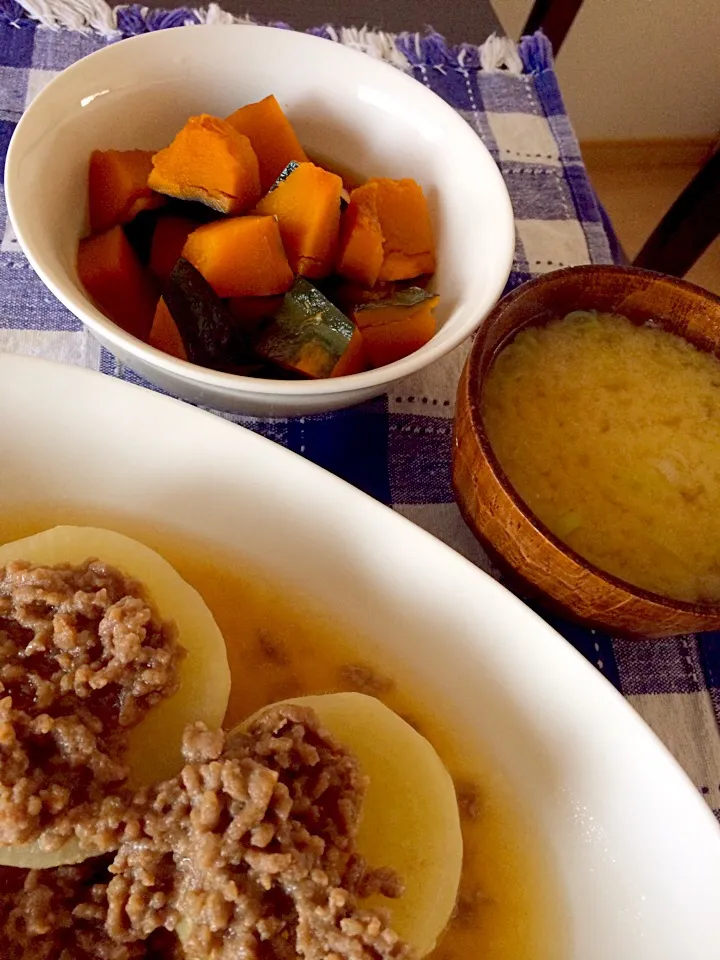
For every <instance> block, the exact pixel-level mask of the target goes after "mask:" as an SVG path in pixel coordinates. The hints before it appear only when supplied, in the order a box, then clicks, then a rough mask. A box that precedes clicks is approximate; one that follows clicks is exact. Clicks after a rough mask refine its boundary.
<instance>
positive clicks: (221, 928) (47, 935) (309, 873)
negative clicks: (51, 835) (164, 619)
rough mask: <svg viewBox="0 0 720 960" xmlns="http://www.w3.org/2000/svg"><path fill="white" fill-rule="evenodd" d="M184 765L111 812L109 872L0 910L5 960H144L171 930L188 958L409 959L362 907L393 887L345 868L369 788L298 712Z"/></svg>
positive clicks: (47, 884) (54, 879)
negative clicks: (113, 847)
mask: <svg viewBox="0 0 720 960" xmlns="http://www.w3.org/2000/svg"><path fill="white" fill-rule="evenodd" d="M184 755H185V759H186V766H185V767H184V769H183V771H182V773H181V774H180V775H178V776H177V777H175V778H174V779H172V780H169V781H166V782H164V783H161V784H158V785H156V786H154V787H152V788H146V789H144V790H142V791H140V792H138V793H137V794H136V795H135V796H134V797H133V798H132V800H131V801H130V802H129V803H128V805H127V808H126V809H125V810H124V811H122V812H120V811H115V815H114V818H113V822H114V824H115V829H116V830H117V845H118V849H117V853H116V854H115V856H114V858H113V859H112V860H106V861H104V862H100V863H99V867H97V868H94V869H95V872H94V873H92V871H91V873H92V875H88V874H87V873H83V869H85V870H87V869H88V867H87V865H84V868H60V869H56V870H47V871H42V872H40V873H30V874H28V875H27V877H26V878H25V880H24V887H23V889H22V891H20V892H19V893H17V892H16V893H14V894H12V895H10V894H8V895H7V896H6V897H5V898H4V899H3V898H2V897H0V922H2V933H0V954H1V955H2V956H3V957H6V958H7V960H19V958H21V957H22V958H23V960H36V958H37V960H71V958H72V960H76V958H77V960H85V958H86V957H88V958H89V957H98V958H102V960H143V958H145V957H150V956H155V957H157V956H160V955H161V954H160V952H159V947H153V950H154V951H155V952H152V953H151V952H150V945H152V944H161V945H162V948H163V949H165V948H166V942H165V941H161V940H158V938H160V937H164V936H166V935H167V934H168V932H172V931H175V932H176V933H177V934H179V937H180V940H181V941H182V951H183V953H182V955H183V956H184V957H185V958H186V960H231V958H232V960H237V958H242V960H289V958H296V957H301V958H305V960H410V958H411V951H410V949H409V947H408V946H407V945H406V944H405V943H403V942H402V941H401V940H400V939H399V938H398V937H397V935H396V934H395V933H394V932H393V931H392V930H391V929H390V927H389V925H388V920H387V917H386V916H385V915H384V914H383V913H382V912H378V911H371V910H364V909H363V908H362V906H361V904H360V903H359V898H360V897H361V896H363V895H366V894H367V893H369V892H372V891H378V890H379V891H381V892H383V893H384V894H385V895H387V896H399V895H401V894H402V892H403V887H402V883H401V882H400V880H399V878H398V877H396V876H395V875H394V874H392V873H391V872H390V871H384V870H374V871H373V870H371V869H369V868H368V867H367V865H366V864H365V863H364V862H363V860H362V858H361V857H359V856H358V854H357V852H356V850H355V840H356V835H357V830H358V825H359V818H360V813H361V809H362V803H363V798H364V793H365V788H366V784H365V781H364V778H363V777H362V775H361V774H360V772H359V769H358V765H357V761H356V760H355V759H354V757H353V756H352V755H351V754H350V753H349V752H348V751H347V750H346V749H345V748H343V747H342V746H340V745H339V744H338V743H337V742H336V741H335V740H334V739H333V738H332V737H331V736H330V734H328V733H327V731H325V730H324V729H323V728H322V727H321V726H320V724H319V722H318V720H317V717H316V715H315V714H314V713H313V712H312V711H311V710H309V709H308V708H303V707H299V706H280V707H272V708H268V709H267V710H266V711H265V712H264V713H263V714H262V715H261V716H260V717H259V718H258V719H257V720H256V721H255V723H254V724H253V725H252V726H251V727H250V729H248V730H247V731H246V732H244V733H239V732H236V733H232V734H229V735H225V734H223V733H222V732H217V731H209V730H207V729H206V728H205V727H204V726H203V725H202V724H197V725H195V726H193V727H190V728H188V730H187V731H186V735H185V742H184ZM118 814H120V815H118ZM98 829H100V830H102V831H105V832H106V831H107V830H108V829H109V825H108V824H107V823H106V824H99V825H98ZM73 869H74V870H76V873H73V872H72V871H73ZM40 890H42V893H41V894H39V893H38V891H40ZM48 904H57V905H58V906H57V909H56V911H55V913H56V917H57V922H55V923H54V925H53V926H52V929H48V927H49V924H48V922H47V919H46V917H47V914H48ZM19 918H24V919H19ZM76 927H77V929H79V930H82V931H83V936H84V937H85V938H86V939H85V941H84V943H85V945H84V946H82V949H80V948H79V947H76V944H77V945H79V944H80V941H79V940H78V941H75V940H73V939H72V937H73V936H74V934H73V933H72V931H73V930H74V929H75V928H76ZM83 951H84V952H83Z"/></svg>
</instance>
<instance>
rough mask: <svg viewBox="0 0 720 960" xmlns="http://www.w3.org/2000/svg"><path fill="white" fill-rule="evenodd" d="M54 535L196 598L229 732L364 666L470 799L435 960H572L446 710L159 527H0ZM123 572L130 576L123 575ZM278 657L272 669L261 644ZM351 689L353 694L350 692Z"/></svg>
mask: <svg viewBox="0 0 720 960" xmlns="http://www.w3.org/2000/svg"><path fill="white" fill-rule="evenodd" d="M58 523H75V524H83V523H84V524H92V525H96V526H106V527H109V528H111V529H114V530H118V531H119V532H121V533H125V534H126V535H128V536H132V537H135V538H136V539H138V540H141V541H143V542H144V543H146V544H147V545H148V546H150V547H152V548H153V549H155V550H157V551H158V552H159V553H161V554H162V555H163V556H164V557H166V559H167V560H169V561H170V562H171V563H172V564H173V565H174V566H175V568H176V569H177V570H178V572H179V573H180V574H181V575H182V576H183V577H184V578H185V579H186V580H187V581H188V582H189V583H191V584H192V585H193V586H194V587H195V588H196V589H197V590H198V591H199V592H200V593H201V594H202V596H203V597H204V599H205V601H206V603H207V604H208V606H209V607H210V609H211V610H212V612H213V614H214V616H215V619H216V620H217V623H218V625H219V627H220V629H221V631H222V632H223V635H224V636H225V640H226V642H227V647H228V655H229V660H230V666H231V671H232V693H231V698H230V704H229V707H228V712H227V714H226V719H225V726H226V727H228V728H230V727H232V726H234V725H235V724H237V723H238V722H239V721H241V720H242V719H243V718H245V717H247V716H249V715H250V714H252V713H253V712H254V711H255V710H257V709H258V708H259V707H261V706H263V705H264V704H267V703H272V702H273V701H276V700H281V699H283V698H285V697H288V696H298V695H303V694H311V693H330V692H335V691H340V690H348V689H354V688H353V686H352V684H351V683H348V681H347V677H346V676H345V671H344V668H345V667H347V665H348V664H364V665H367V666H368V667H369V668H371V669H372V670H373V671H375V672H376V673H377V674H378V675H379V676H380V677H383V678H387V680H388V681H389V684H388V687H387V689H381V690H378V691H377V692H376V695H377V696H378V697H379V698H380V699H381V700H383V701H384V702H385V703H386V704H387V705H388V706H389V707H391V708H392V709H393V710H395V711H396V712H397V713H399V714H400V715H402V716H404V717H406V718H407V719H408V720H410V721H411V722H412V723H413V724H414V725H415V726H416V727H417V729H418V730H419V731H420V732H421V733H422V734H423V735H424V736H425V737H427V739H428V740H430V742H431V743H432V744H433V746H434V747H435V749H436V750H437V751H438V753H439V754H440V756H441V757H442V759H443V761H444V762H445V764H446V766H447V768H448V769H449V770H450V772H451V774H452V775H453V777H454V779H455V782H456V784H457V785H458V788H459V792H460V795H461V796H463V795H468V794H471V795H472V794H475V795H476V797H477V804H476V805H477V815H476V816H474V817H469V816H467V815H464V816H463V821H462V831H463V840H464V846H465V852H464V862H463V875H462V881H461V890H460V899H459V909H458V912H457V916H456V917H455V918H454V919H453V920H452V922H451V923H450V925H449V927H448V929H447V930H446V932H445V934H444V935H443V937H442V939H441V941H440V943H439V945H438V947H437V948H436V949H435V950H434V951H433V953H432V954H431V958H432V960H467V958H470V957H475V956H482V958H483V960H562V958H563V957H566V956H568V950H567V943H566V938H567V935H566V930H565V924H564V923H563V905H562V898H561V895H560V886H559V882H558V878H557V876H556V874H555V870H554V867H553V864H552V861H551V858H550V856H549V851H548V850H547V849H546V848H545V846H544V844H543V842H542V839H541V838H540V837H539V836H538V833H537V831H536V829H535V827H534V824H533V823H532V821H531V817H530V810H529V809H523V808H522V806H521V805H520V803H519V802H518V800H517V798H516V797H515V796H513V794H512V792H511V790H510V788H509V786H508V784H507V783H506V782H505V781H504V780H503V778H502V777H501V776H500V775H499V774H498V772H497V771H496V770H493V769H492V766H491V764H490V763H489V762H488V761H487V759H485V758H483V756H482V755H479V754H478V752H477V750H475V749H471V748H470V747H469V746H468V744H467V742H466V741H465V738H464V737H463V735H462V734H461V733H460V732H459V731H457V730H453V729H449V728H448V727H446V726H445V725H444V723H443V720H442V706H441V705H439V704H437V703H432V702H431V699H430V698H429V697H427V696H424V695H423V691H422V690H420V689H417V688H416V689H413V690H409V689H406V688H405V686H404V685H403V684H396V683H394V682H393V679H392V669H391V668H390V669H388V668H389V667H390V665H389V664H383V663H378V662H377V660H376V659H373V658H372V657H371V656H368V655H367V654H368V648H369V645H368V644H367V641H366V642H365V643H363V639H362V638H361V637H358V636H356V635H355V634H354V633H353V631H352V630H351V629H348V628H347V627H346V626H344V625H342V624H340V623H337V622H335V621H334V620H332V619H331V618H330V617H328V616H327V615H324V614H323V613H322V612H321V611H319V610H318V609H316V608H315V607H314V606H313V604H312V602H311V601H309V600H307V599H306V598H305V597H303V596H300V595H299V594H298V593H294V592H292V591H289V590H288V589H286V588H285V587H283V586H282V585H279V584H276V583H271V582H269V581H268V580H266V579H263V578H262V577H261V576H260V575H258V574H257V573H256V572H252V571H249V570H248V568H247V566H246V565H245V564H244V563H243V561H242V559H241V558H240V557H238V556H237V555H234V554H231V553H223V552H220V551H219V550H218V549H217V548H215V547H213V548H210V547H209V546H208V545H207V544H205V545H203V544H202V543H201V542H196V541H195V540H193V539H190V538H188V537H187V536H184V535H183V536H179V535H177V534H175V533H173V532H170V531H166V530H160V529H158V527H157V526H155V525H150V524H148V523H144V522H139V521H136V520H133V519H128V518H126V517H121V516H118V515H116V516H111V515H109V514H107V513H104V514H102V515H98V514H97V513H96V512H85V513H80V511H78V510H76V509H60V510H49V509H48V508H39V509H31V510H26V511H23V514H22V515H15V516H12V517H5V518H2V519H0V542H7V541H9V540H15V539H19V538H20V537H25V536H28V535H30V534H32V533H37V532H38V531H40V530H43V529H46V528H47V527H51V526H54V525H56V524H58ZM128 572H131V571H128ZM264 638H270V639H271V640H273V641H275V642H276V643H277V644H278V645H280V646H281V647H282V648H283V649H284V650H285V651H286V652H287V654H288V655H287V658H282V659H284V661H285V662H278V661H277V659H276V660H275V661H273V660H271V659H269V658H268V657H267V654H266V652H265V650H264V649H263V639H264ZM355 689H356V688H355Z"/></svg>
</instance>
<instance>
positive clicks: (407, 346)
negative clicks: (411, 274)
mask: <svg viewBox="0 0 720 960" xmlns="http://www.w3.org/2000/svg"><path fill="white" fill-rule="evenodd" d="M439 299H440V298H439V297H438V296H436V295H435V294H432V293H428V292H427V291H425V290H422V289H421V288H420V287H409V288H408V289H407V290H403V291H401V292H399V293H395V294H394V295H393V296H392V297H390V298H388V299H385V300H368V301H367V302H366V303H364V304H361V305H360V306H358V307H357V308H356V309H355V310H353V312H352V319H353V320H354V322H355V323H356V324H357V326H358V328H359V329H360V331H361V332H362V335H363V342H364V344H365V351H366V354H367V358H368V360H369V362H370V363H371V364H372V365H373V366H374V367H383V366H385V365H386V364H388V363H393V362H394V361H395V360H400V359H402V358H403V357H407V356H408V355H409V354H411V353H414V352H415V351H416V350H418V349H419V348H420V347H422V346H424V345H425V344H426V343H427V342H428V341H429V340H430V339H432V337H433V335H434V333H435V327H436V324H435V317H434V316H433V310H434V309H435V307H436V306H437V303H438V300H439Z"/></svg>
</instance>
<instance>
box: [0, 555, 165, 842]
mask: <svg viewBox="0 0 720 960" xmlns="http://www.w3.org/2000/svg"><path fill="white" fill-rule="evenodd" d="M183 652H184V651H183V650H182V648H181V647H180V646H179V645H178V642H177V639H176V636H175V628H174V626H173V625H171V624H168V623H163V622H162V621H161V620H160V619H159V617H158V616H157V613H156V612H155V611H154V609H153V607H152V606H151V605H150V603H149V602H148V600H147V599H146V598H145V596H144V595H143V591H142V589H141V587H140V585H139V584H138V583H137V582H136V581H134V580H132V579H129V578H128V577H125V576H124V575H123V574H122V573H120V572H119V571H118V570H115V569H114V568H112V567H110V566H107V565H106V564H104V563H100V562H99V561H97V560H88V561H86V562H85V563H83V564H81V565H79V566H70V565H65V564H63V565H58V566H52V567H43V566H33V565H32V564H29V563H25V562H22V561H14V562H12V563H8V564H7V566H5V567H0V844H1V845H3V846H9V845H13V844H21V843H26V842H29V841H31V840H35V839H37V838H38V837H39V836H40V834H42V837H41V845H42V846H43V847H44V848H45V849H53V848H57V847H59V846H61V845H62V843H64V842H65V840H67V839H68V837H69V836H70V835H71V834H72V833H73V831H74V830H75V828H76V826H77V824H78V823H82V822H84V821H86V820H87V817H88V816H90V815H91V813H89V812H88V811H90V810H91V808H92V806H93V805H94V804H96V803H98V802H100V800H101V798H103V797H104V796H105V795H106V794H107V793H108V792H110V791H115V790H117V789H118V788H119V787H120V785H121V784H122V783H123V781H124V780H125V779H126V777H127V774H128V770H127V768H126V766H125V764H124V755H125V751H126V747H127V736H128V732H129V730H130V729H131V728H132V727H134V726H135V725H137V724H138V723H139V722H140V721H141V720H142V719H143V717H144V716H145V715H146V713H147V712H148V710H150V709H151V708H152V707H153V706H155V705H156V704H157V703H158V702H159V701H160V700H161V699H163V698H164V697H168V696H171V695H172V694H173V693H174V692H175V691H176V689H177V687H178V683H179V676H178V666H179V663H180V660H181V658H182V655H183Z"/></svg>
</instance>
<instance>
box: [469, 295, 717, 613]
mask: <svg viewBox="0 0 720 960" xmlns="http://www.w3.org/2000/svg"><path fill="white" fill-rule="evenodd" d="M482 415H483V419H484V422H485V427H486V430H487V435H488V438H489V440H490V443H491V445H492V448H493V450H494V452H495V454H496V456H497V458H498V460H499V462H500V464H501V466H502V468H503V469H504V471H505V473H506V474H507V476H508V478H509V479H510V481H511V483H512V484H513V486H514V487H515V489H516V490H517V492H518V493H519V494H520V496H521V497H522V499H523V500H524V501H525V502H526V503H527V505H528V506H529V507H530V508H531V509H532V511H533V512H534V513H535V515H536V516H537V517H538V518H539V519H540V520H541V521H542V522H543V523H544V524H545V525H546V526H547V527H548V528H549V529H550V530H551V531H552V533H554V534H555V535H556V536H557V537H558V538H559V539H560V540H563V541H564V542H565V543H567V544H568V545H569V546H570V547H572V548H573V549H574V550H576V551H577V553H579V554H580V555H581V556H583V557H585V558H586V559H587V560H589V561H590V562H592V563H594V564H595V565H596V566H598V567H600V568H601V569H603V570H606V571H607V572H608V573H611V574H614V575H615V576H617V577H620V578H621V579H623V580H626V581H628V582H629V583H632V584H635V585H636V586H639V587H643V588H645V589H646V590H650V591H652V592H654V593H659V594H663V595H665V596H669V597H675V598H677V599H681V600H689V601H717V600H720V360H718V359H717V358H716V357H714V356H712V355H710V354H707V353H703V352H702V351H700V350H698V349H696V348H695V347H694V346H692V345H691V344H690V343H688V342H687V341H685V340H683V339H682V338H681V337H678V336H675V335H674V334H672V333H668V332H667V331H665V330H661V329H658V328H656V327H653V326H650V325H645V326H636V325H634V324H632V323H630V321H629V320H626V319H625V318H624V317H619V316H615V315H613V314H601V313H597V314H596V313H585V312H580V311H578V312H576V313H572V314H569V315H568V316H567V317H565V318H563V319H558V320H553V321H551V322H550V323H548V324H547V325H545V326H542V327H530V328H528V329H525V330H522V331H521V332H520V333H519V334H518V335H517V336H516V337H515V339H514V340H513V341H512V343H510V344H509V345H508V346H507V347H505V348H503V349H502V350H501V351H500V353H499V354H498V356H497V357H496V359H495V361H494V362H493V365H492V367H491V368H490V371H489V374H488V376H487V379H486V382H485V386H484V389H483V394H482Z"/></svg>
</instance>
